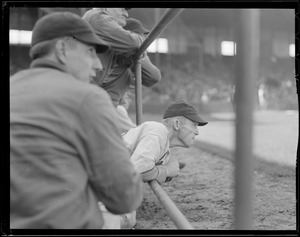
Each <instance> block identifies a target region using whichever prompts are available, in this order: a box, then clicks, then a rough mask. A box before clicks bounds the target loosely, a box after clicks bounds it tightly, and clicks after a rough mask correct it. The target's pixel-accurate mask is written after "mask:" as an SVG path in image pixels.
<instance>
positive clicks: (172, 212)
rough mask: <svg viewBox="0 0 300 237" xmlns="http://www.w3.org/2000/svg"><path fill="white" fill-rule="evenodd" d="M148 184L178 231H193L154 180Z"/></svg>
mask: <svg viewBox="0 0 300 237" xmlns="http://www.w3.org/2000/svg"><path fill="white" fill-rule="evenodd" d="M148 184H149V186H150V187H151V189H152V191H153V192H154V194H155V195H156V196H157V198H158V200H159V201H160V203H161V205H162V206H163V207H164V208H165V210H166V212H167V214H168V215H169V217H170V218H171V220H172V221H173V222H174V224H175V225H176V227H177V228H178V229H194V227H193V226H192V225H191V224H190V223H189V222H188V220H187V219H186V218H185V216H184V215H183V214H182V213H181V211H180V210H179V209H178V208H177V206H176V205H175V204H174V203H173V201H172V200H171V199H170V198H169V196H168V195H167V194H166V192H165V191H164V190H163V189H162V187H161V186H160V185H159V184H158V183H157V181H156V180H151V181H149V182H148Z"/></svg>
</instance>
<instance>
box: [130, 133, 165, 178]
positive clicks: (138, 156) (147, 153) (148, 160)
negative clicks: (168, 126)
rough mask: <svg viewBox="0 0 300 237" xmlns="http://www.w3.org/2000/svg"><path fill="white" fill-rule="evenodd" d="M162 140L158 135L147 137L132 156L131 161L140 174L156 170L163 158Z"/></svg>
mask: <svg viewBox="0 0 300 237" xmlns="http://www.w3.org/2000/svg"><path fill="white" fill-rule="evenodd" d="M161 144H163V141H162V139H161V138H160V137H159V136H158V135H154V134H148V135H145V136H144V137H143V138H142V139H141V140H140V141H139V143H138V145H137V146H136V148H135V150H134V152H133V153H132V155H131V158H130V159H131V161H132V162H133V165H134V167H135V169H136V170H137V171H138V172H139V173H141V174H142V173H144V172H146V171H149V170H151V169H153V168H154V166H155V164H156V163H157V162H159V159H160V158H161V153H162V152H161Z"/></svg>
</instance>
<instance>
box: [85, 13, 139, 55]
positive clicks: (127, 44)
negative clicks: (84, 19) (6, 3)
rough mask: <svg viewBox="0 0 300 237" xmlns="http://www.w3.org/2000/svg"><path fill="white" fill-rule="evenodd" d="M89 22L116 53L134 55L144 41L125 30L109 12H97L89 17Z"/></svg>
mask: <svg viewBox="0 0 300 237" xmlns="http://www.w3.org/2000/svg"><path fill="white" fill-rule="evenodd" d="M88 22H89V23H90V24H91V26H92V27H93V28H94V30H95V32H96V34H97V35H98V36H99V37H100V38H101V39H103V40H104V41H105V42H106V43H108V44H109V45H110V46H111V50H112V51H114V52H115V53H116V54H123V55H124V56H131V55H134V54H135V53H136V52H137V50H138V48H139V47H140V46H141V44H142V42H143V40H142V37H140V36H139V35H137V34H134V33H130V32H129V31H126V30H124V29H123V28H122V27H121V26H120V25H119V24H118V23H117V22H116V21H115V20H114V19H113V18H112V17H111V16H109V15H107V14H104V13H101V12H100V13H95V14H94V15H92V16H91V17H90V18H88Z"/></svg>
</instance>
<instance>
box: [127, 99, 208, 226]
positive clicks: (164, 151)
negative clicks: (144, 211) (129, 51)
mask: <svg viewBox="0 0 300 237" xmlns="http://www.w3.org/2000/svg"><path fill="white" fill-rule="evenodd" d="M206 124H207V122H206V121H205V120H204V119H203V118H201V116H200V115H199V113H198V111H197V109H196V108H195V107H194V106H193V105H191V104H188V103H186V102H185V101H183V100H181V101H177V102H173V103H171V104H170V105H169V106H168V108H167V109H166V111H165V113H164V116H163V120H162V122H161V123H159V122H154V121H147V122H144V123H142V124H141V125H139V126H137V127H135V128H131V129H129V131H128V132H127V133H126V134H124V135H123V140H124V141H125V143H126V146H127V148H128V149H129V151H130V153H131V158H130V160H131V161H132V163H133V165H134V167H135V169H136V170H137V171H138V172H139V173H140V174H141V175H142V177H143V181H144V182H148V181H150V180H157V182H158V183H159V184H163V183H165V182H169V181H171V179H172V178H174V177H176V176H178V174H179V171H180V164H179V162H178V161H177V160H176V159H175V158H172V157H171V153H170V148H172V147H184V148H188V147H190V146H191V145H192V144H193V143H194V140H195V136H197V135H198V134H199V131H198V126H204V125H206ZM121 224H123V226H124V228H132V227H133V226H134V225H135V224H136V212H135V211H133V212H131V213H128V214H125V215H121Z"/></svg>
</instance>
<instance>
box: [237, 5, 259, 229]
mask: <svg viewBox="0 0 300 237" xmlns="http://www.w3.org/2000/svg"><path fill="white" fill-rule="evenodd" d="M237 21H238V29H237V57H236V59H237V68H236V69H237V71H236V78H235V79H236V133H235V135H236V142H235V144H236V148H235V229H239V230H242V229H243V230H249V229H252V228H253V226H252V225H253V224H252V200H253V197H252V174H253V166H254V160H253V155H252V140H253V136H252V131H253V130H252V125H253V119H252V117H253V105H254V98H255V80H256V77H257V75H258V74H257V71H258V70H257V67H258V59H259V58H258V46H259V42H260V41H259V11H258V10H253V9H250V10H249V9H246V10H245V9H242V10H238V19H237Z"/></svg>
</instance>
